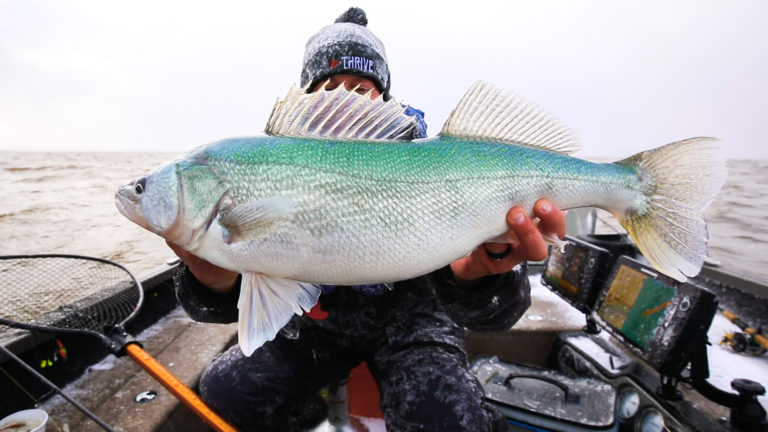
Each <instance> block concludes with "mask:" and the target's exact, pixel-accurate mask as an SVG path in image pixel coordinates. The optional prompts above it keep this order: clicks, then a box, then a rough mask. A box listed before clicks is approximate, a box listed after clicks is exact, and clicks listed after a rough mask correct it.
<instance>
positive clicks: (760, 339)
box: [718, 306, 768, 352]
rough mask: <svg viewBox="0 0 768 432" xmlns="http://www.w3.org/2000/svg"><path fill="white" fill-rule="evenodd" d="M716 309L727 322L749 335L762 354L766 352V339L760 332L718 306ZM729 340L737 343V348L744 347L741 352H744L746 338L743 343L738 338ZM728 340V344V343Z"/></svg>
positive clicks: (767, 339)
mask: <svg viewBox="0 0 768 432" xmlns="http://www.w3.org/2000/svg"><path fill="white" fill-rule="evenodd" d="M718 309H720V312H722V314H723V316H725V317H726V318H728V320H729V321H731V322H732V323H734V324H736V325H737V326H738V327H739V328H740V329H742V330H744V333H746V334H747V335H749V337H750V338H752V340H753V341H754V342H755V343H757V344H758V345H760V346H761V347H762V352H765V350H768V337H765V336H764V335H763V334H762V333H761V331H760V330H758V329H755V328H754V327H752V326H750V325H749V324H748V323H747V322H746V321H744V320H743V319H741V318H740V317H739V316H737V315H736V314H735V313H733V312H731V311H729V310H727V309H725V308H723V307H719V306H718ZM734 336H735V335H734ZM726 339H728V335H726ZM730 340H733V341H735V342H736V343H738V344H739V345H738V346H742V345H744V347H743V348H744V349H742V350H741V351H744V350H746V349H747V344H748V341H747V340H746V338H744V340H743V341H740V340H739V338H734V337H731V338H730ZM730 340H729V341H728V342H730Z"/></svg>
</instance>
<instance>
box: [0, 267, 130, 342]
mask: <svg viewBox="0 0 768 432" xmlns="http://www.w3.org/2000/svg"><path fill="white" fill-rule="evenodd" d="M142 298H143V295H142V290H141V288H140V285H139V283H138V282H137V281H136V279H135V278H134V277H133V275H132V274H131V273H130V272H129V271H128V270H126V269H125V268H124V267H122V266H120V265H118V264H115V263H112V262H110V261H106V260H101V259H98V258H90V257H82V256H75V255H27V256H5V257H0V324H12V325H18V324H23V325H26V326H29V327H32V328H36V327H39V328H44V329H47V330H53V329H71V330H80V331H82V330H86V331H92V332H96V333H105V332H108V331H109V330H110V329H112V328H113V327H115V326H117V325H119V324H122V323H124V322H126V321H127V320H128V319H130V318H131V317H132V314H133V313H134V312H135V311H136V310H137V309H138V307H139V306H140V304H141V301H142ZM14 334H18V330H13V329H11V328H9V327H7V326H5V325H0V343H3V342H8V339H9V338H11V337H12V335H14Z"/></svg>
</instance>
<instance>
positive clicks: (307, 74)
mask: <svg viewBox="0 0 768 432" xmlns="http://www.w3.org/2000/svg"><path fill="white" fill-rule="evenodd" d="M366 25H368V18H367V17H366V16H365V11H363V10H362V9H360V8H356V7H352V8H349V10H347V11H346V12H344V13H343V14H341V16H339V17H338V18H336V22H335V23H334V24H331V25H329V26H326V27H323V28H322V29H320V31H318V32H317V33H315V34H314V35H313V36H312V37H310V38H309V40H308V41H307V46H306V48H305V49H304V67H303V69H302V71H301V86H302V87H304V86H306V85H307V84H309V88H310V89H312V88H314V87H315V86H316V85H317V83H319V82H321V81H324V80H325V79H327V78H328V77H329V76H331V75H336V74H353V75H360V76H364V77H366V78H368V79H370V80H372V81H373V82H374V83H375V84H376V86H377V87H378V89H379V91H380V92H381V93H382V94H383V95H384V99H389V85H390V83H389V66H388V65H387V55H386V53H385V52H384V45H383V44H382V43H381V41H380V40H379V39H378V38H377V37H376V36H374V34H373V33H371V31H370V30H368V28H367V27H366Z"/></svg>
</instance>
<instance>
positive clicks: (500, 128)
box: [440, 81, 581, 153]
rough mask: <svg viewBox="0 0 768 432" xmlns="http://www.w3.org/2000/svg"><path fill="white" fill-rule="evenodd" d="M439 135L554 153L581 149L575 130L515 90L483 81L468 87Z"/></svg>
mask: <svg viewBox="0 0 768 432" xmlns="http://www.w3.org/2000/svg"><path fill="white" fill-rule="evenodd" d="M440 134H441V135H445V136H453V137H458V138H464V139H475V140H483V141H494V142H499V143H507V144H522V145H526V146H529V147H536V148H541V149H545V150H550V151H555V152H558V153H573V152H575V151H578V150H579V149H581V140H580V139H579V137H578V136H577V135H576V133H575V132H574V131H573V130H571V129H570V128H568V127H566V126H565V125H563V124H562V123H561V122H560V120H558V119H557V118H556V117H555V116H553V115H552V114H550V113H548V112H546V111H544V110H543V109H542V108H540V107H539V106H538V105H536V104H533V103H531V102H528V101H527V100H525V99H524V98H523V97H522V96H520V95H518V94H517V93H515V92H512V91H509V90H502V89H499V88H497V87H495V86H494V85H493V84H489V83H487V82H483V81H478V82H476V83H475V84H473V85H472V87H470V88H469V90H468V91H467V93H466V94H465V95H464V97H463V98H462V99H461V101H460V102H459V105H458V106H457V107H456V109H454V110H453V112H452V113H451V115H450V116H449V117H448V120H447V121H446V122H445V125H443V130H442V131H441V132H440Z"/></svg>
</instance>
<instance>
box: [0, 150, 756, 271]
mask: <svg viewBox="0 0 768 432" xmlns="http://www.w3.org/2000/svg"><path fill="white" fill-rule="evenodd" d="M173 156H174V155H171V154H163V153H23V152H19V153H8V152H5V153H0V179H2V181H1V182H0V241H2V254H4V255H11V254H37V253H68V254H80V255H89V256H96V257H101V258H106V259H109V260H113V261H115V262H117V263H119V264H122V265H124V266H126V267H127V268H128V269H130V270H131V271H132V272H134V273H135V274H136V275H137V276H141V275H142V274H145V273H147V272H149V271H150V270H152V269H154V268H155V267H156V266H158V265H159V264H161V263H162V262H164V261H165V260H167V259H168V258H172V257H174V255H173V253H172V252H171V251H170V249H168V248H167V247H166V245H165V242H164V241H163V240H162V239H161V238H160V237H158V236H156V235H154V234H151V233H150V232H148V231H145V230H144V229H142V228H139V227H138V226H136V225H134V224H133V223H132V222H130V221H128V220H127V219H126V218H124V217H123V216H122V215H120V214H119V213H118V212H117V209H116V208H115V205H114V194H115V191H116V190H117V188H118V187H119V186H121V185H123V184H125V183H126V182H128V181H129V180H130V179H132V178H135V177H137V176H139V175H141V174H143V173H145V172H146V171H148V170H150V169H152V168H153V167H155V166H156V165H158V164H159V163H161V162H164V161H166V160H168V159H170V158H171V157H173ZM766 183H768V160H732V161H729V176H728V180H727V182H726V184H725V186H724V188H723V190H722V191H721V192H720V194H719V195H718V197H717V198H716V199H715V201H714V202H713V203H712V205H711V206H710V208H709V209H708V210H707V214H706V216H707V220H708V225H709V233H710V256H711V257H712V258H714V259H716V260H717V261H720V262H721V263H722V265H723V267H724V268H726V269H728V270H731V271H734V272H737V273H741V274H745V275H748V276H751V277H754V278H756V279H759V280H762V281H768V195H766V194H765V193H764V192H763V189H762V187H763V186H762V185H764V184H766Z"/></svg>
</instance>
